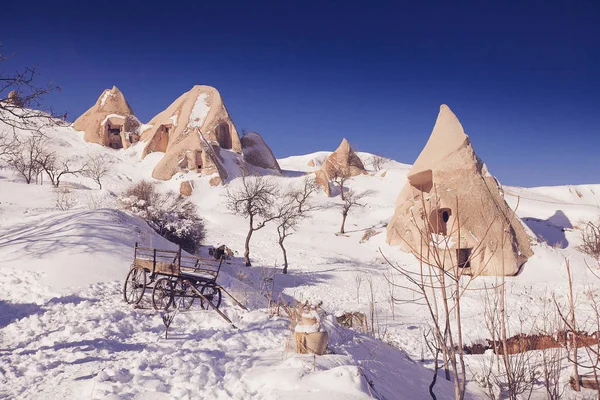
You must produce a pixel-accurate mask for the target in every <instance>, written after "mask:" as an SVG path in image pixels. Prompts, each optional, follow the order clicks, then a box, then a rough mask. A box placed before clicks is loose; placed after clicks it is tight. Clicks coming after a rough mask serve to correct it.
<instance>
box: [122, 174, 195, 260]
mask: <svg viewBox="0 0 600 400" xmlns="http://www.w3.org/2000/svg"><path fill="white" fill-rule="evenodd" d="M138 196H141V197H138ZM120 201H121V204H122V205H123V208H125V209H127V210H129V211H131V212H133V213H134V214H136V215H138V216H139V217H141V218H143V219H144V220H146V222H148V225H150V226H151V227H152V229H154V230H155V231H156V232H157V233H158V234H159V235H161V236H163V237H164V238H165V239H167V240H169V241H171V242H173V243H175V244H177V245H179V246H180V247H181V248H182V249H184V250H186V251H188V252H190V253H195V252H196V250H198V247H199V246H200V243H201V242H202V240H203V239H204V236H205V230H204V223H203V221H202V219H201V218H200V217H199V216H198V213H197V208H196V206H195V205H194V203H192V202H190V201H189V200H188V199H187V198H185V197H184V196H182V195H180V194H178V193H175V192H173V191H169V192H166V193H159V192H158V191H157V190H156V187H155V185H154V184H153V183H151V182H146V181H141V182H139V183H137V184H135V185H133V186H132V187H130V188H129V189H127V190H126V192H125V195H124V196H123V197H122V198H121V199H120Z"/></svg>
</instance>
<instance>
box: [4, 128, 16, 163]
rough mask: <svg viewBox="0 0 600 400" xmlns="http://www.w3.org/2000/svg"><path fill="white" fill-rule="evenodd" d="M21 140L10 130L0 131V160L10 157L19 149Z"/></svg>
mask: <svg viewBox="0 0 600 400" xmlns="http://www.w3.org/2000/svg"><path fill="white" fill-rule="evenodd" d="M18 148H19V141H18V139H17V136H16V135H14V134H13V135H10V134H9V132H8V131H4V130H2V131H0V160H7V159H10V158H11V157H12V156H14V155H15V153H16V152H17V151H18Z"/></svg>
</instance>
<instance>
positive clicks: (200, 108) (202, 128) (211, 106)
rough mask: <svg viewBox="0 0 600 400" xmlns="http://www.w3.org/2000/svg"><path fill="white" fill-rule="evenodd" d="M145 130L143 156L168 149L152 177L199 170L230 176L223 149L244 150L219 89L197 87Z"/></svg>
mask: <svg viewBox="0 0 600 400" xmlns="http://www.w3.org/2000/svg"><path fill="white" fill-rule="evenodd" d="M148 126H149V128H148V129H146V130H145V131H144V132H142V135H141V139H140V140H142V141H144V142H145V143H146V145H145V148H144V151H143V153H142V157H145V156H146V155H147V154H148V153H151V152H157V151H159V152H164V153H165V155H164V157H163V158H162V160H161V161H160V162H159V163H158V164H157V165H156V167H155V169H154V171H153V172H152V176H153V177H154V178H156V179H161V180H168V179H170V178H171V177H172V176H173V175H174V174H176V173H177V172H185V171H189V170H197V171H199V172H201V173H203V174H206V175H210V174H212V173H215V172H219V174H220V177H221V180H225V179H226V178H227V176H226V174H225V175H223V174H222V172H223V171H224V168H223V166H222V165H221V164H222V159H221V158H220V156H219V151H220V149H226V150H231V151H233V152H235V153H239V154H241V153H242V144H241V142H240V139H239V136H238V132H237V130H236V128H235V125H234V124H233V121H232V120H231V118H230V116H229V113H228V112H227V108H225V104H224V103H223V100H222V98H221V95H220V94H219V92H218V91H217V89H215V88H213V87H211V86H194V87H193V88H192V89H191V90H190V91H188V92H186V93H184V94H183V95H181V96H180V97H179V98H178V99H177V100H175V101H174V102H173V103H172V104H171V105H170V106H169V107H168V108H167V109H166V110H164V111H163V112H161V113H160V114H158V115H157V116H155V117H154V118H152V120H151V121H150V122H149V123H148Z"/></svg>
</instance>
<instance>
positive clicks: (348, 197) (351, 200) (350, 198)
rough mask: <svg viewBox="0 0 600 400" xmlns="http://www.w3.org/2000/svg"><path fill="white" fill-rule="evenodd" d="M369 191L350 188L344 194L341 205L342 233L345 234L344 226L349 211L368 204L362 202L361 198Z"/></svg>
mask: <svg viewBox="0 0 600 400" xmlns="http://www.w3.org/2000/svg"><path fill="white" fill-rule="evenodd" d="M367 194H368V193H367V192H360V193H358V192H355V191H354V190H353V189H348V191H347V192H346V194H345V195H344V196H343V198H342V200H343V203H342V204H341V205H340V208H341V210H342V226H341V227H340V234H344V233H345V230H344V226H345V225H346V218H347V217H348V213H349V212H350V210H351V209H352V208H353V207H354V208H356V207H365V206H366V204H364V203H361V200H362V199H363V198H364V197H365V196H366V195H367Z"/></svg>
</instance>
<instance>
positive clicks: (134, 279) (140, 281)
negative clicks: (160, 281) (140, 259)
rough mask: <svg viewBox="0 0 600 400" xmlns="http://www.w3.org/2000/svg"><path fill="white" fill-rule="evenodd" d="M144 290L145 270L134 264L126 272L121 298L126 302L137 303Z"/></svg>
mask: <svg viewBox="0 0 600 400" xmlns="http://www.w3.org/2000/svg"><path fill="white" fill-rule="evenodd" d="M145 291H146V271H144V268H142V267H140V266H139V265H136V266H135V267H133V268H132V269H131V270H130V271H129V273H128V274H127V278H126V279H125V284H124V285H123V299H124V300H125V302H126V303H127V304H138V303H139V302H140V301H141V300H142V297H144V292H145Z"/></svg>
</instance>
